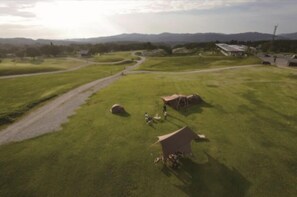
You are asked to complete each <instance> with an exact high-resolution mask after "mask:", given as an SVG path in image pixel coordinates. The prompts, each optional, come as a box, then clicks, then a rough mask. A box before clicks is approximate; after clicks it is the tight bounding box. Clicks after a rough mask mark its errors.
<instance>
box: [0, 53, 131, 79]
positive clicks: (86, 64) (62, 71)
mask: <svg viewBox="0 0 297 197" xmlns="http://www.w3.org/2000/svg"><path fill="white" fill-rule="evenodd" d="M67 59H70V60H76V61H79V62H83V63H84V64H81V65H79V66H76V67H73V68H70V69H66V70H57V71H49V72H39V73H28V74H19V75H7V76H0V79H11V78H18V77H31V76H37V75H49V74H58V73H66V72H70V71H74V70H78V69H81V68H83V67H87V66H90V65H94V64H96V65H111V64H120V63H123V62H125V61H127V60H122V61H118V62H93V61H89V60H83V59H79V58H67Z"/></svg>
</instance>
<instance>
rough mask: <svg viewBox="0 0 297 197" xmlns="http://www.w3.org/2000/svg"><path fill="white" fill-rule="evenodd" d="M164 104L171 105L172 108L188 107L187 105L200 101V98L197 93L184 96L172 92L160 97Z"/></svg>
mask: <svg viewBox="0 0 297 197" xmlns="http://www.w3.org/2000/svg"><path fill="white" fill-rule="evenodd" d="M161 98H162V100H163V102H164V104H166V105H169V106H171V107H173V108H174V109H177V110H178V109H180V108H184V107H188V106H189V105H195V104H199V103H201V101H202V99H201V97H200V96H198V95H197V94H193V95H189V96H185V95H181V94H173V95H171V96H164V97H161Z"/></svg>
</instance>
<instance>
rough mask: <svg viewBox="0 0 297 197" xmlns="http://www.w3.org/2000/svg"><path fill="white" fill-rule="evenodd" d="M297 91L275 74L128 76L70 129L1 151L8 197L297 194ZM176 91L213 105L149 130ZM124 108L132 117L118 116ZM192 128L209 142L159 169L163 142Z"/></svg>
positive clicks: (266, 70)
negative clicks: (116, 109)
mask: <svg viewBox="0 0 297 197" xmlns="http://www.w3.org/2000/svg"><path fill="white" fill-rule="evenodd" d="M296 85H297V73H296V72H295V73H293V71H288V70H282V69H278V68H273V67H256V68H243V69H238V70H228V71H222V72H215V73H204V74H202V73H201V74H188V75H181V74H180V75H160V74H146V75H145V74H142V75H129V76H126V77H124V78H122V79H121V80H120V81H118V82H116V83H115V84H113V85H111V86H110V87H108V88H105V89H104V90H102V91H100V92H99V93H97V94H96V95H94V96H93V97H92V98H91V100H89V102H88V103H87V104H86V105H84V106H83V107H82V108H80V109H79V110H78V112H77V114H76V115H75V116H73V117H72V118H71V119H70V122H69V123H67V124H65V125H64V127H63V130H62V131H60V132H57V133H52V134H48V135H45V136H41V137H38V138H35V139H32V140H28V141H24V142H20V143H15V144H10V145H5V146H1V147H0V196H214V197H217V196H226V197H232V196H234V197H239V196H240V197H241V196H252V197H262V196H270V197H274V196H275V197H279V196H286V197H291V196H292V197H293V196H296V193H297V188H296V185H297V168H296V166H297V155H296V152H297V146H296V140H297V121H296V117H297V108H296V100H297V92H296V91H295V89H296ZM172 93H183V94H191V93H198V94H200V95H201V96H202V98H203V99H204V101H205V103H204V104H203V105H200V106H196V107H192V108H190V109H188V110H186V111H181V112H177V111H174V110H173V109H171V108H169V109H168V113H169V115H170V116H169V117H168V120H167V121H164V122H159V123H156V124H154V126H153V127H150V126H148V125H146V124H145V122H144V116H143V114H144V112H148V113H150V114H155V113H160V112H161V109H162V103H161V100H160V96H163V95H169V94H172ZM114 103H120V104H123V105H124V107H125V108H126V110H127V111H128V113H129V115H127V116H117V115H112V114H110V112H109V108H110V107H111V105H112V104H114ZM185 125H188V126H190V127H191V128H192V129H194V130H195V131H197V132H199V133H203V134H205V135H206V136H207V137H208V138H209V142H204V143H194V142H193V143H192V148H193V153H194V157H192V158H191V159H186V160H184V161H183V165H182V167H181V169H179V170H177V171H172V170H170V169H168V168H166V167H163V166H162V164H157V165H155V164H154V163H153V160H154V158H155V157H156V156H158V155H159V153H160V152H161V149H160V147H159V145H153V143H154V142H155V141H156V140H157V137H156V136H158V135H162V134H165V133H168V132H171V131H174V130H176V129H179V128H181V127H182V126H185Z"/></svg>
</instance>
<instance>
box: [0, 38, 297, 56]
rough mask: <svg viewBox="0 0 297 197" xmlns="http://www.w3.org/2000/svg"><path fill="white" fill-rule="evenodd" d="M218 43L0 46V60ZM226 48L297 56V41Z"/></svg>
mask: <svg viewBox="0 0 297 197" xmlns="http://www.w3.org/2000/svg"><path fill="white" fill-rule="evenodd" d="M215 43H218V41H216V42H204V43H186V44H177V45H168V44H162V43H161V44H156V43H154V44H153V43H150V42H126V43H116V42H114V43H102V44H70V45H54V44H53V43H49V44H47V45H28V46H14V45H7V44H2V45H1V44H0V58H5V57H18V58H23V57H32V58H35V57H39V56H44V57H60V56H73V55H76V54H77V52H79V51H80V50H86V51H88V55H90V56H91V55H95V54H104V53H108V52H113V51H132V50H153V49H164V50H165V51H166V52H167V53H168V54H172V49H174V48H179V47H185V48H188V49H198V50H199V49H203V50H205V51H213V50H215V48H216V46H215ZM226 43H227V44H241V45H246V46H249V47H255V48H257V49H258V50H260V51H262V52H277V53H279V52H287V53H297V40H275V41H274V42H273V43H272V42H271V41H255V42H252V41H248V42H242V41H236V40H231V41H229V42H226Z"/></svg>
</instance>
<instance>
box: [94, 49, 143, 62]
mask: <svg viewBox="0 0 297 197" xmlns="http://www.w3.org/2000/svg"><path fill="white" fill-rule="evenodd" d="M133 58H135V59H137V57H135V56H133V55H132V54H131V51H120V52H110V53H104V54H102V55H96V56H94V57H93V58H92V60H93V61H96V62H119V61H123V60H132V59H133Z"/></svg>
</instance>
